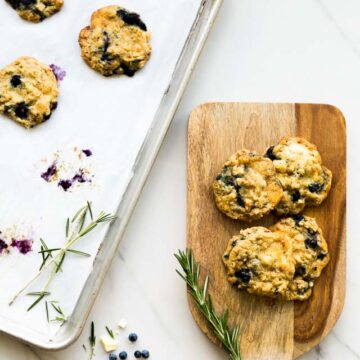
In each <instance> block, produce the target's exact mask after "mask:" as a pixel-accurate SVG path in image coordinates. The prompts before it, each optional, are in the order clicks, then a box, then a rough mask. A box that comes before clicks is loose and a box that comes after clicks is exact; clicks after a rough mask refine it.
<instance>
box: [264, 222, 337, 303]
mask: <svg viewBox="0 0 360 360" xmlns="http://www.w3.org/2000/svg"><path fill="white" fill-rule="evenodd" d="M271 230H272V231H273V232H277V233H279V234H283V236H287V237H288V238H290V240H291V243H292V257H293V259H294V260H295V273H294V279H293V280H292V281H291V282H290V283H289V288H288V291H287V293H286V298H287V300H306V299H308V298H309V297H310V295H311V293H312V288H313V286H314V280H315V279H316V278H318V277H319V276H320V274H321V271H322V270H323V268H324V267H325V266H326V265H327V263H328V262H329V259H330V256H329V253H328V248H327V244H326V241H325V239H324V237H323V234H322V231H321V229H320V228H319V226H318V225H317V223H316V221H315V219H314V218H311V217H308V216H302V215H295V216H294V217H292V218H286V219H282V220H280V221H279V222H278V223H277V224H275V225H274V226H273V227H272V228H271Z"/></svg>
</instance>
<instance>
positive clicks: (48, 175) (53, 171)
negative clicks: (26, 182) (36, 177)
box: [41, 162, 58, 182]
mask: <svg viewBox="0 0 360 360" xmlns="http://www.w3.org/2000/svg"><path fill="white" fill-rule="evenodd" d="M57 172H58V170H57V167H56V163H55V162H54V163H52V164H51V165H50V166H49V167H48V168H47V169H46V171H44V172H43V173H42V174H41V177H42V178H43V179H44V180H45V181H47V182H50V180H51V179H52V178H53V176H56V175H57Z"/></svg>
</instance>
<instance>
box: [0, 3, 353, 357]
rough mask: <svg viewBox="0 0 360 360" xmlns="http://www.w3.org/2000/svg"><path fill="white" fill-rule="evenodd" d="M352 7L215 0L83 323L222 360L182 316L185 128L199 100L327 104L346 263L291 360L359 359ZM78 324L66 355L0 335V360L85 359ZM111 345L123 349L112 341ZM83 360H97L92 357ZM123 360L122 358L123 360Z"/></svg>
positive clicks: (167, 350)
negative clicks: (341, 158)
mask: <svg viewBox="0 0 360 360" xmlns="http://www.w3.org/2000/svg"><path fill="white" fill-rule="evenodd" d="M359 15H360V3H359V2H358V1H357V0H347V1H346V2H345V1H342V0H293V1H288V0H225V3H224V5H223V8H222V9H221V11H220V14H219V17H218V20H217V22H216V23H215V26H214V28H213V31H212V32H211V34H210V37H209V39H208V42H207V44H206V46H205V49H204V51H203V53H202V55H201V58H200V60H199V62H198V65H197V67H196V69H195V72H194V74H193V77H192V79H191V81H190V84H189V86H188V88H187V91H186V93H185V95H184V98H183V100H182V103H181V105H180V108H179V110H178V111H177V114H176V116H175V119H174V122H173V124H172V126H171V128H170V131H169V133H168V135H167V137H166V139H165V142H164V144H163V146H162V149H161V151H160V153H159V156H158V159H157V161H156V163H155V165H154V168H153V170H152V172H151V174H150V177H149V180H148V182H147V184H146V186H145V188H144V191H143V193H142V195H141V198H140V200H139V202H138V205H137V208H136V210H135V212H134V214H133V216H132V219H131V221H130V224H129V227H128V229H127V231H126V234H125V236H124V238H123V240H122V243H121V245H120V248H119V249H118V252H117V255H116V257H115V259H114V262H113V264H112V267H111V269H110V271H109V273H108V276H107V278H106V280H105V282H104V284H103V287H102V289H101V292H100V294H99V296H98V299H97V301H96V304H95V306H94V308H93V310H92V311H91V314H90V316H89V321H91V320H93V321H94V322H95V324H96V327H97V336H98V337H99V336H100V335H101V334H103V333H104V332H105V329H104V326H105V325H109V326H115V325H116V323H117V322H118V320H120V319H121V318H126V319H127V322H128V324H129V325H128V328H127V329H126V331H125V332H124V333H123V334H121V339H125V334H126V333H128V332H129V331H131V330H134V331H136V332H137V333H138V334H139V341H138V343H137V345H138V346H139V347H140V348H148V349H149V350H150V351H151V354H152V356H151V358H153V359H158V360H159V359H167V358H169V357H171V358H172V359H179V360H180V359H198V360H201V359H204V360H205V359H206V360H210V359H211V360H212V359H214V360H216V359H219V360H220V359H226V355H225V353H224V352H223V351H222V350H219V349H217V348H216V347H215V346H214V345H213V344H211V343H210V342H209V341H208V340H207V338H206V337H205V336H204V335H203V334H202V333H201V331H200V330H199V329H198V328H197V326H196V324H195V323H194V321H193V319H192V317H191V315H190V312H189V311H188V307H187V302H186V296H185V292H184V284H183V283H182V282H181V281H180V280H179V279H178V277H177V275H176V274H175V272H174V269H175V267H176V261H175V260H174V258H173V255H172V254H173V253H174V252H176V251H177V249H178V248H181V249H183V248H184V247H185V214H186V211H185V205H186V204H185V201H186V200H185V199H186V129H187V118H188V115H189V113H190V111H191V109H192V108H193V107H195V106H196V105H198V104H199V103H202V102H208V101H257V102H261V101H263V102H265V101H268V102H270V101H272V102H315V103H316V102H317V103H330V104H333V105H336V106H337V107H339V108H340V109H341V110H342V111H343V113H344V115H345V117H346V119H347V129H348V194H350V196H349V198H348V237H347V246H348V259H347V261H348V265H347V297H346V303H345V308H344V311H343V314H342V316H341V318H340V320H339V321H338V323H337V325H336V326H335V328H334V330H333V331H332V332H331V334H330V335H329V336H328V337H327V338H326V339H325V340H324V341H323V343H322V344H321V345H320V346H318V347H317V348H316V349H314V350H313V351H311V352H310V353H308V354H306V355H304V356H303V357H302V359H303V360H305V359H306V360H315V359H326V360H335V359H336V360H338V359H341V360H343V359H344V360H352V359H360V342H359V341H358V333H359V323H360V307H359V303H360V280H359V279H360V276H359V275H360V267H359V266H358V265H357V264H358V263H357V256H360V243H359V240H358V239H357V236H356V235H355V234H356V231H355V223H356V221H357V217H358V216H357V214H359V213H360V185H359V184H360V171H358V170H357V169H359V168H360V157H358V156H357V155H356V152H357V150H360V142H359V138H358V136H359V135H360V125H359V124H360V102H359V98H360V26H359ZM88 328H89V324H87V325H86V328H85V331H84V333H83V334H82V336H81V337H80V338H79V340H78V341H77V342H76V343H75V344H73V345H72V346H71V347H69V348H68V349H66V350H63V351H60V352H56V353H49V352H45V351H41V350H37V349H32V348H30V347H28V346H26V345H23V344H20V343H18V342H17V341H15V340H13V339H10V338H9V337H7V336H5V335H2V334H1V335H0V360H9V359H16V360H25V359H26V360H33V359H42V360H60V359H61V360H63V359H66V360H73V359H88V355H87V354H86V353H85V352H84V350H83V348H82V344H83V343H85V344H87V338H88V335H89V334H88ZM121 347H122V348H126V349H127V350H130V349H132V350H134V348H132V347H130V346H129V345H126V342H125V340H122V342H121ZM96 354H97V356H96V358H95V359H107V356H106V354H105V353H104V352H103V351H102V350H101V349H100V348H98V349H97V351H96ZM130 358H133V357H132V356H131V357H130Z"/></svg>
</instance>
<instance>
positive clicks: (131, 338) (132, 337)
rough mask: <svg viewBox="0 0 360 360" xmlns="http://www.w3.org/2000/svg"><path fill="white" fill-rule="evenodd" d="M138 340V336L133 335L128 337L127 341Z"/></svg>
mask: <svg viewBox="0 0 360 360" xmlns="http://www.w3.org/2000/svg"><path fill="white" fill-rule="evenodd" d="M137 339H138V336H137V335H136V334H135V333H131V334H130V335H129V341H131V342H135V341H136V340H137Z"/></svg>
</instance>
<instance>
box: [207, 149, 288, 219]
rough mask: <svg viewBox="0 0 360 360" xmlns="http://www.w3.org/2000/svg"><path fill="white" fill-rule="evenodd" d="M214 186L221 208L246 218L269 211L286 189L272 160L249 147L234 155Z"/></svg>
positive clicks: (227, 212) (236, 216)
mask: <svg viewBox="0 0 360 360" xmlns="http://www.w3.org/2000/svg"><path fill="white" fill-rule="evenodd" d="M212 187H213V191H214V195H215V202H216V205H217V207H218V208H219V210H220V211H222V212H223V213H224V214H226V215H227V216H229V217H231V218H233V219H237V220H244V221H252V220H254V219H260V218H261V217H263V216H264V215H266V214H268V213H269V212H270V211H271V210H273V209H274V208H275V206H276V205H277V203H278V202H279V201H280V199H281V196H282V193H283V191H282V187H281V184H280V182H279V181H278V179H277V178H276V176H275V168H274V165H273V163H272V162H271V161H270V160H269V159H267V158H265V157H263V156H260V155H258V154H256V153H255V152H251V151H249V150H241V151H238V152H237V153H236V154H234V155H232V156H231V157H230V159H229V160H228V161H227V162H226V163H225V164H224V166H223V169H222V170H221V173H220V174H219V175H218V176H217V177H216V180H215V181H214V183H213V185H212Z"/></svg>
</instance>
